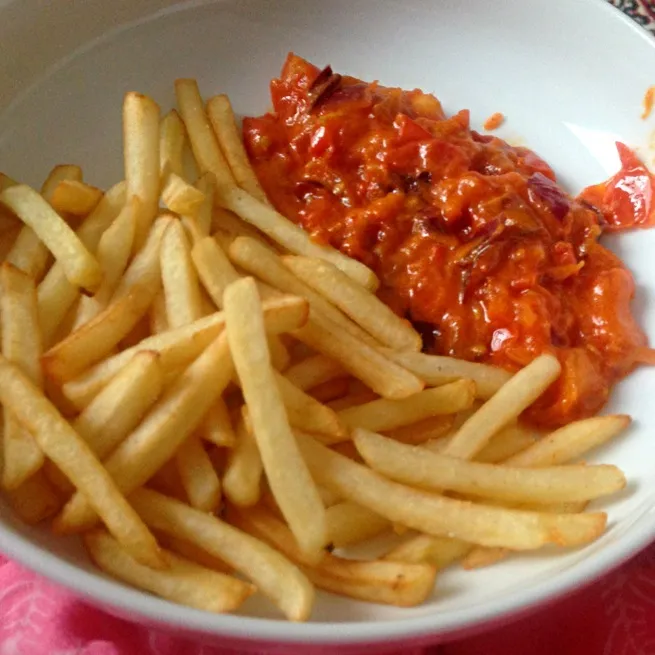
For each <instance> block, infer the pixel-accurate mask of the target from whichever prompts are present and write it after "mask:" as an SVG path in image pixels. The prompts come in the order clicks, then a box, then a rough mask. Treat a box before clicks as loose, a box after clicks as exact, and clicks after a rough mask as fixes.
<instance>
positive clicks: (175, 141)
mask: <svg viewBox="0 0 655 655" xmlns="http://www.w3.org/2000/svg"><path fill="white" fill-rule="evenodd" d="M185 144H186V129H185V127H184V122H183V121H182V119H181V118H180V115H179V114H178V113H177V112H176V111H175V109H171V111H169V112H168V114H166V116H164V118H162V121H161V123H160V126H159V172H160V176H161V179H166V175H168V173H175V174H176V175H179V176H180V177H181V178H184V159H183V154H184V146H185Z"/></svg>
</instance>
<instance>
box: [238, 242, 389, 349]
mask: <svg viewBox="0 0 655 655" xmlns="http://www.w3.org/2000/svg"><path fill="white" fill-rule="evenodd" d="M229 256H230V259H231V260H232V261H233V262H234V263H235V264H237V265H238V266H240V267H241V268H243V269H245V270H246V271H248V272H249V273H252V274H253V275H254V276H255V277H257V278H259V279H260V280H263V281H264V282H266V283H267V284H270V285H271V286H272V287H274V288H276V289H279V290H280V291H284V292H285V293H292V294H294V295H296V296H301V297H303V298H307V300H308V301H309V304H310V306H311V308H312V313H313V315H314V316H315V317H316V320H318V318H319V316H321V315H324V316H325V317H327V318H328V319H330V320H331V321H333V322H334V323H336V324H337V325H339V327H340V328H341V329H343V330H346V331H347V332H348V333H350V334H351V335H352V336H353V337H355V338H357V339H359V340H360V341H364V342H366V343H367V344H368V345H370V346H378V345H379V342H378V341H376V340H375V339H374V338H373V337H371V335H369V334H368V333H367V332H366V331H364V330H363V329H362V328H360V327H359V326H357V325H356V324H355V323H353V322H352V321H351V320H350V319H348V318H347V317H346V316H344V315H343V314H342V313H341V311H339V309H337V308H336V307H335V306H334V305H332V304H330V303H329V302H328V301H327V300H325V298H323V297H322V296H321V295H320V294H319V293H317V292H316V291H314V290H313V289H312V288H310V287H309V286H308V285H307V284H305V282H303V281H302V280H300V279H299V278H298V277H296V276H295V275H294V274H293V273H292V272H291V271H290V270H289V269H288V268H287V267H285V266H284V264H283V262H282V259H281V258H280V257H279V256H278V255H276V254H275V253H274V252H272V251H271V250H270V249H269V248H267V247H266V246H263V245H262V244H261V243H260V242H259V241H257V240H256V239H251V238H249V237H237V238H236V239H235V240H234V241H233V242H232V244H231V245H230V249H229Z"/></svg>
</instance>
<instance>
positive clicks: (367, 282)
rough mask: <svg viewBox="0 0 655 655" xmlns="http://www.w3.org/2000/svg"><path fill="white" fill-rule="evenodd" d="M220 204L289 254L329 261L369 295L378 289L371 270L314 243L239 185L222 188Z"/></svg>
mask: <svg viewBox="0 0 655 655" xmlns="http://www.w3.org/2000/svg"><path fill="white" fill-rule="evenodd" d="M217 200H218V202H219V204H220V205H221V206H222V207H224V208H225V209H229V210H230V211H232V212H234V213H235V214H236V215H237V216H239V217H240V218H242V219H243V220H244V221H247V222H248V223H250V224H252V225H254V226H255V227H257V228H258V229H260V230H261V231H262V232H263V233H264V234H266V236H268V237H269V238H270V239H271V240H273V241H274V242H275V243H277V244H279V245H281V246H282V247H284V248H286V249H287V250H288V251H289V252H292V253H295V254H296V255H305V256H307V257H317V258H319V259H324V260H326V261H329V262H330V263H332V264H334V265H335V266H336V267H337V268H339V269H341V270H342V271H343V272H344V273H346V274H347V275H349V276H350V277H351V278H352V279H353V280H355V282H358V283H359V284H361V285H362V286H363V287H365V288H366V289H368V290H369V291H375V290H376V289H377V287H378V285H379V280H378V279H377V277H376V276H375V273H373V271H372V270H371V269H370V268H368V267H367V266H364V264H361V263H360V262H358V261H357V260H355V259H351V258H350V257H346V255H344V254H342V253H341V252H339V251H338V250H335V249H333V248H330V247H327V246H322V245H320V244H318V243H316V242H314V241H312V239H311V237H310V236H309V235H308V234H307V232H305V231H304V230H303V229H302V228H300V227H298V226H297V225H296V224H295V223H292V222H291V221H290V220H288V219H287V218H285V217H284V216H282V214H279V213H278V212H276V211H275V209H273V208H272V207H270V206H269V205H267V204H266V203H263V202H261V201H259V200H257V199H256V198H253V197H252V196H251V195H250V194H249V193H247V192H246V191H244V190H243V189H240V188H238V187H237V186H236V185H234V186H232V187H231V188H228V187H221V186H220V185H219V186H218V188H217Z"/></svg>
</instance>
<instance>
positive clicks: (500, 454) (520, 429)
mask: <svg viewBox="0 0 655 655" xmlns="http://www.w3.org/2000/svg"><path fill="white" fill-rule="evenodd" d="M541 436H542V434H541V433H540V432H539V430H535V429H532V428H528V427H526V426H525V425H522V424H521V423H515V424H513V425H512V424H510V425H508V426H506V427H504V428H503V429H502V430H500V431H499V432H496V434H495V435H494V436H493V437H492V438H491V440H490V441H489V443H487V445H486V446H485V447H484V448H483V449H482V450H481V451H480V452H479V453H477V455H476V456H475V457H474V460H475V461H476V462H486V463H487V464H500V463H501V462H502V463H504V464H508V462H507V460H508V458H510V457H513V456H514V455H516V454H518V453H520V452H521V451H523V450H525V449H526V448H529V447H531V446H532V445H534V443H535V442H536V441H538V440H539V439H540V438H541ZM508 465H509V464H508ZM512 466H514V465H513V464H512Z"/></svg>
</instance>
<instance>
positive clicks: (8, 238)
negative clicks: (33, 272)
mask: <svg viewBox="0 0 655 655" xmlns="http://www.w3.org/2000/svg"><path fill="white" fill-rule="evenodd" d="M2 211H3V207H2V205H0V216H1V215H2ZM20 231H21V227H20V225H16V226H15V227H9V228H7V229H6V230H3V231H2V234H1V235H0V263H2V262H5V261H7V256H8V255H9V253H10V252H11V249H12V248H13V247H14V244H15V243H16V239H17V238H18V235H19V234H20ZM21 270H22V269H21Z"/></svg>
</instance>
